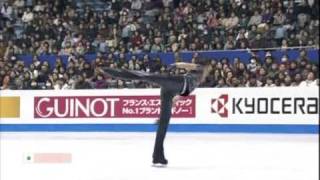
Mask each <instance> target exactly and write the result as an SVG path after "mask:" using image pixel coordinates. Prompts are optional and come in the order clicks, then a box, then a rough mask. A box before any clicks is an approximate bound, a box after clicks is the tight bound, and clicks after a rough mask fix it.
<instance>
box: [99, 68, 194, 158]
mask: <svg viewBox="0 0 320 180" xmlns="http://www.w3.org/2000/svg"><path fill="white" fill-rule="evenodd" d="M104 71H105V72H106V73H107V74H109V75H111V76H113V77H116V78H120V79H127V80H142V81H147V82H150V83H156V84H158V85H159V86H160V87H161V95H160V97H161V111H160V118H159V126H158V130H157V135H156V140H155V146H154V151H153V163H154V164H157V163H160V164H167V163H168V161H167V160H166V159H165V157H164V149H163V142H164V138H165V136H166V132H167V128H168V124H169V120H170V118H171V108H172V99H173V97H174V96H176V95H181V96H188V95H189V94H190V93H191V92H192V91H193V90H194V89H195V88H196V87H197V84H198V80H199V75H200V73H199V71H193V72H190V73H187V74H184V75H159V74H151V73H145V72H141V71H129V70H124V69H112V68H104Z"/></svg>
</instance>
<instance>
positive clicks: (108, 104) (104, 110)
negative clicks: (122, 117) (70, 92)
mask: <svg viewBox="0 0 320 180" xmlns="http://www.w3.org/2000/svg"><path fill="white" fill-rule="evenodd" d="M117 101H119V98H105V97H35V100H34V109H35V110H34V116H35V117H36V118H89V117H90V118H99V117H114V116H115V103H116V102H117Z"/></svg>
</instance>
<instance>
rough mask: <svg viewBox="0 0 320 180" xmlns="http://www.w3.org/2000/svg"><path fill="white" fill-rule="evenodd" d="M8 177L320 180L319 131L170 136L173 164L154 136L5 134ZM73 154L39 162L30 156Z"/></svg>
mask: <svg viewBox="0 0 320 180" xmlns="http://www.w3.org/2000/svg"><path fill="white" fill-rule="evenodd" d="M0 136H1V141H0V143H1V144H0V150H1V154H0V155H1V161H0V162H1V164H0V165H1V168H0V174H1V175H0V179H1V180H318V179H319V176H318V172H319V170H318V168H319V160H318V159H319V153H318V152H319V149H318V147H319V146H318V136H317V135H282V134H277V135H274V134H273V135H272V134H203V133H202V134H197V133H189V134H188V133H169V134H168V136H167V139H166V144H165V152H166V156H167V158H168V160H169V165H168V166H167V167H166V168H154V167H152V166H151V154H152V150H153V141H154V136H155V135H154V133H2V134H0ZM48 152H53V153H60V152H61V153H71V154H72V158H73V159H72V160H73V161H72V163H69V164H32V163H27V162H26V161H25V160H24V158H25V154H28V153H48Z"/></svg>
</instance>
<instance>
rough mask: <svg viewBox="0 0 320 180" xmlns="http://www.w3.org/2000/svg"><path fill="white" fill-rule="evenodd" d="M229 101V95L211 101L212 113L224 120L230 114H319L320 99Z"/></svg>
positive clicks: (276, 98) (248, 98)
mask: <svg viewBox="0 0 320 180" xmlns="http://www.w3.org/2000/svg"><path fill="white" fill-rule="evenodd" d="M228 100H229V96H228V95H227V94H222V95H220V96H219V97H218V98H214V99H211V113H217V114H219V115H220V116H221V117H222V118H227V117H228V116H229V115H230V114H233V115H235V114H236V115H241V114H273V115H275V114H280V115H282V114H319V98H318V97H245V98H231V99H230V103H229V104H228ZM229 109H231V111H230V113H229Z"/></svg>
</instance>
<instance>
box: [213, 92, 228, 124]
mask: <svg viewBox="0 0 320 180" xmlns="http://www.w3.org/2000/svg"><path fill="white" fill-rule="evenodd" d="M228 99H229V98H228V95H227V94H222V95H221V96H219V97H218V98H216V99H211V113H217V114H219V115H220V116H221V117H223V118H225V117H228V109H227V108H226V107H225V106H226V105H227V103H228Z"/></svg>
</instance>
